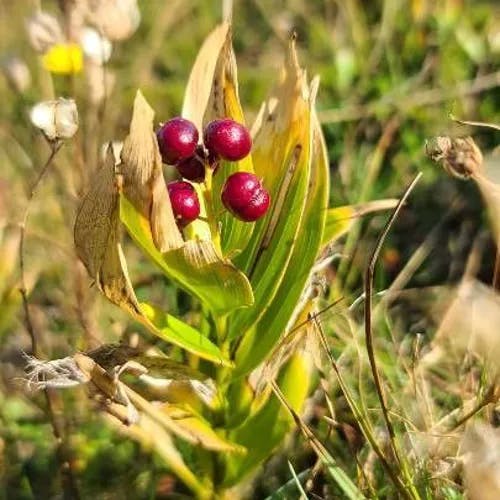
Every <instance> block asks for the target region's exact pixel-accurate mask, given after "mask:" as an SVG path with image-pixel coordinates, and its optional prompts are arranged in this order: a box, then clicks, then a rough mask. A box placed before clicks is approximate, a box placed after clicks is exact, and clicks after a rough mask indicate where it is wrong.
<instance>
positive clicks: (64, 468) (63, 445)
mask: <svg viewBox="0 0 500 500" xmlns="http://www.w3.org/2000/svg"><path fill="white" fill-rule="evenodd" d="M62 144H63V143H62V142H60V141H58V142H54V143H51V148H52V149H51V152H50V155H49V157H48V158H47V161H46V162H45V163H44V165H43V166H42V168H41V169H40V171H39V173H38V175H37V177H36V179H35V182H34V183H33V184H32V187H31V189H30V191H29V193H28V198H27V202H26V208H25V211H24V215H23V220H22V222H21V224H20V232H21V234H20V241H19V271H20V287H19V291H20V293H21V298H22V303H23V310H24V318H25V322H26V329H27V330H28V334H29V336H30V339H31V351H32V355H33V356H34V357H36V358H38V357H39V355H40V349H39V345H38V339H37V335H36V332H35V328H34V326H33V321H32V319H31V314H30V309H29V303H28V292H27V288H26V277H25V261H24V247H25V239H26V226H27V223H28V217H29V213H30V208H31V202H32V200H33V198H34V196H35V194H36V192H37V189H38V187H39V186H40V183H41V182H42V180H43V178H44V177H45V175H46V173H47V172H48V170H49V168H50V166H51V164H52V161H53V160H54V158H55V156H56V155H57V153H58V152H59V150H60V149H61V146H62ZM44 393H45V399H46V404H47V413H48V416H49V420H50V422H51V425H52V432H53V435H54V438H55V441H56V450H57V458H58V461H59V465H60V468H61V476H62V484H63V490H64V498H65V499H68V500H69V499H71V500H78V499H79V498H80V494H79V491H78V485H77V481H76V478H75V475H74V473H73V470H72V466H71V453H70V449H69V446H68V444H67V442H66V440H65V439H64V430H63V429H64V424H63V422H62V421H61V416H60V414H61V411H60V408H61V407H62V400H61V397H60V395H59V394H58V393H57V392H56V391H54V390H52V389H48V388H46V389H45V390H44Z"/></svg>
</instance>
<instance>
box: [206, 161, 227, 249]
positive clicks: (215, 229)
mask: <svg viewBox="0 0 500 500" xmlns="http://www.w3.org/2000/svg"><path fill="white" fill-rule="evenodd" d="M212 179H213V172H212V169H211V168H209V167H208V168H205V189H204V190H203V196H204V198H205V209H206V211H207V219H208V220H207V222H208V225H209V227H210V235H211V237H212V242H213V244H214V246H215V249H216V251H217V253H218V254H219V255H220V256H222V246H221V239H220V232H219V223H218V221H217V214H216V212H215V206H214V200H213V196H212V186H213V183H212Z"/></svg>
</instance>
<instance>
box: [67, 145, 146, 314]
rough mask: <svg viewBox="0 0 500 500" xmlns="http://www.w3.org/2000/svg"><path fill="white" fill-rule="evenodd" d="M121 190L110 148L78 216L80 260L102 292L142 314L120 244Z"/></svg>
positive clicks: (133, 311)
mask: <svg viewBox="0 0 500 500" xmlns="http://www.w3.org/2000/svg"><path fill="white" fill-rule="evenodd" d="M118 202H119V188H118V186H117V182H116V177H115V161H114V157H113V151H112V149H111V147H109V148H108V152H107V155H106V160H105V162H104V164H103V165H102V166H101V168H100V169H99V170H98V172H97V173H96V175H95V178H94V179H93V182H92V183H91V186H90V189H89V192H88V193H87V195H86V196H85V198H84V199H83V201H82V203H81V205H80V208H79V211H78V214H77V216H76V222H75V230H74V238H75V246H76V251H77V254H78V257H79V258H80V259H81V261H82V262H83V263H84V265H85V267H86V268H87V271H88V273H89V274H90V276H91V277H92V278H93V279H94V280H95V282H96V284H97V286H98V287H99V289H100V290H101V291H102V292H103V293H104V295H105V296H106V297H107V298H108V299H109V300H110V301H111V302H113V303H115V304H117V305H119V306H120V307H123V308H125V309H126V310H129V311H130V312H131V313H134V314H139V315H140V314H141V312H140V309H139V304H138V302H137V298H136V296H135V293H134V290H133V288H132V284H131V283H130V279H129V276H128V271H127V265H126V262H125V258H124V256H123V251H122V249H121V244H120V214H119V204H118Z"/></svg>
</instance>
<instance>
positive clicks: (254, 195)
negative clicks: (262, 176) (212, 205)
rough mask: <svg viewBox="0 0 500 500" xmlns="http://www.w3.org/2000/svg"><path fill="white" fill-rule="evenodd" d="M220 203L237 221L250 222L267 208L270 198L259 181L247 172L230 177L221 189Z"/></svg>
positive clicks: (261, 214) (260, 215)
mask: <svg viewBox="0 0 500 500" xmlns="http://www.w3.org/2000/svg"><path fill="white" fill-rule="evenodd" d="M221 198H222V203H223V204H224V206H225V207H226V208H227V209H228V210H229V211H230V212H231V213H232V214H233V215H234V216H235V217H236V218H238V219H240V220H242V221H245V222H251V221H254V220H257V219H259V218H260V217H262V216H263V215H264V214H265V213H266V212H267V209H268V208H269V203H270V201H271V200H270V197H269V193H268V192H267V190H266V189H265V188H264V187H263V186H262V183H261V181H260V180H259V179H258V177H256V176H255V175H254V174H251V173H249V172H236V173H234V174H232V175H230V176H229V177H228V178H227V180H226V183H225V184H224V186H223V188H222V194H221Z"/></svg>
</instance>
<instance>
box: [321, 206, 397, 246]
mask: <svg viewBox="0 0 500 500" xmlns="http://www.w3.org/2000/svg"><path fill="white" fill-rule="evenodd" d="M397 204H398V200H396V199H387V200H376V201H369V202H367V203H360V204H359V205H344V206H342V207H335V208H330V209H329V210H328V211H327V213H326V222H325V230H324V232H323V241H322V243H321V245H322V246H325V245H328V244H329V243H332V242H333V241H335V240H336V239H338V238H340V237H341V236H342V235H344V234H345V233H347V231H349V229H350V228H351V227H352V225H353V224H354V223H355V222H356V219H358V218H359V217H362V216H363V215H367V214H369V213H373V212H379V211H382V210H391V209H393V208H394V207H395V206H396V205H397Z"/></svg>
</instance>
